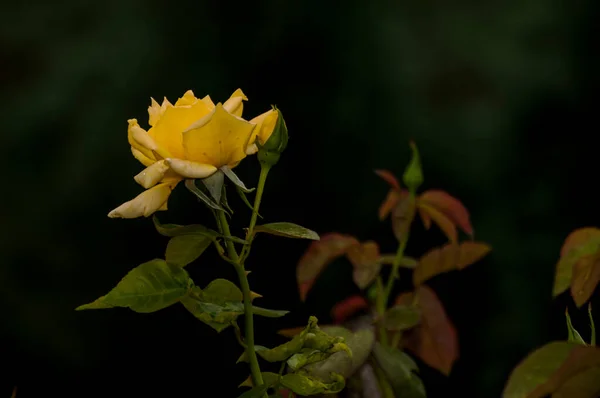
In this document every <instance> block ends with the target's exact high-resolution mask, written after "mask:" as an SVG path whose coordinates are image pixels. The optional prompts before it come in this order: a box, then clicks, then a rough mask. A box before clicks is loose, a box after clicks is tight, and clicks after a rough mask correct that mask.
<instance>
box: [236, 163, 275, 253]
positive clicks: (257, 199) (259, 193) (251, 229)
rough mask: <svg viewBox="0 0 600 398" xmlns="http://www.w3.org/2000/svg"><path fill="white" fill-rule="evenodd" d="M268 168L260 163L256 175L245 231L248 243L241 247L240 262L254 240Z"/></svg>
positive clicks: (248, 251)
mask: <svg viewBox="0 0 600 398" xmlns="http://www.w3.org/2000/svg"><path fill="white" fill-rule="evenodd" d="M269 170H271V168H270V167H268V166H262V165H261V167H260V175H259V177H258V186H257V187H256V196H255V197H254V206H253V209H252V216H251V217H250V224H249V226H248V232H247V233H246V240H247V241H248V243H247V244H246V245H245V246H244V248H243V249H242V255H241V257H242V263H243V262H244V261H245V260H246V258H248V255H249V254H250V247H251V245H252V241H253V240H254V236H253V233H254V227H255V226H256V219H257V218H258V209H259V208H260V202H261V200H262V196H263V192H264V189H265V182H266V181H267V176H268V175H269Z"/></svg>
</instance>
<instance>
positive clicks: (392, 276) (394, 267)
mask: <svg viewBox="0 0 600 398" xmlns="http://www.w3.org/2000/svg"><path fill="white" fill-rule="evenodd" d="M407 243H408V232H406V234H404V236H402V240H401V241H400V245H399V246H398V251H397V252H396V257H394V262H393V263H392V273H391V274H390V277H389V278H388V281H387V284H386V286H385V291H384V292H383V303H384V305H386V306H387V302H388V300H389V298H390V294H391V293H392V288H393V287H394V282H396V279H398V268H400V263H401V262H402V258H403V257H404V250H405V249H406V244H407Z"/></svg>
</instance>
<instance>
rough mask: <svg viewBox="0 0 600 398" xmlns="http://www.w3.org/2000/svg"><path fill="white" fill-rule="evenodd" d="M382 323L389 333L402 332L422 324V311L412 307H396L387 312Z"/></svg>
mask: <svg viewBox="0 0 600 398" xmlns="http://www.w3.org/2000/svg"><path fill="white" fill-rule="evenodd" d="M381 322H383V326H384V327H385V328H386V329H387V330H389V331H393V332H402V331H404V330H408V329H412V328H413V327H415V326H417V325H418V324H419V323H420V322H421V311H420V310H419V308H417V307H415V306H412V305H395V306H394V307H392V308H390V309H389V310H387V312H386V313H385V315H384V316H383V319H382V320H381Z"/></svg>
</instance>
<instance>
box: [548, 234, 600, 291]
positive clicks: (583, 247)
mask: <svg viewBox="0 0 600 398" xmlns="http://www.w3.org/2000/svg"><path fill="white" fill-rule="evenodd" d="M599 231H600V230H599ZM560 252H561V257H560V259H559V260H558V263H557V264H556V271H555V274H554V287H553V289H552V295H553V296H554V297H556V296H558V295H559V294H561V293H562V292H564V291H565V290H567V289H568V288H569V286H571V284H572V283H573V270H574V266H575V264H576V263H577V262H578V261H579V259H580V258H582V257H586V256H593V255H596V254H597V253H599V252H600V232H595V231H594V228H581V229H578V230H575V231H573V232H572V233H571V234H569V236H568V237H567V239H566V240H565V243H564V244H563V247H562V248H561V251H560ZM579 283H581V280H580V281H579Z"/></svg>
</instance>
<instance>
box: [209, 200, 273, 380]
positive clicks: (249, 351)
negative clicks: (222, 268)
mask: <svg viewBox="0 0 600 398" xmlns="http://www.w3.org/2000/svg"><path fill="white" fill-rule="evenodd" d="M219 224H220V227H221V230H222V231H221V233H222V234H223V235H225V236H226V237H231V230H230V229H229V223H228V222H227V217H226V216H225V212H223V211H219ZM225 244H226V245H227V252H228V254H229V258H230V259H231V260H232V261H233V265H234V268H235V271H236V272H237V274H238V279H239V281H240V287H241V288H242V294H243V296H244V320H245V325H244V327H245V336H244V337H245V345H246V348H245V349H246V355H247V356H248V362H249V363H250V374H251V375H252V383H253V384H254V385H255V386H260V385H261V384H263V379H262V374H261V373H260V366H259V364H258V358H257V357H256V351H255V349H254V317H253V313H252V298H251V297H250V284H249V283H248V276H247V274H246V270H245V269H244V265H243V264H242V263H241V262H240V257H239V256H238V254H237V251H236V250H235V246H234V245H233V242H232V241H231V240H229V239H226V240H225Z"/></svg>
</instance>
